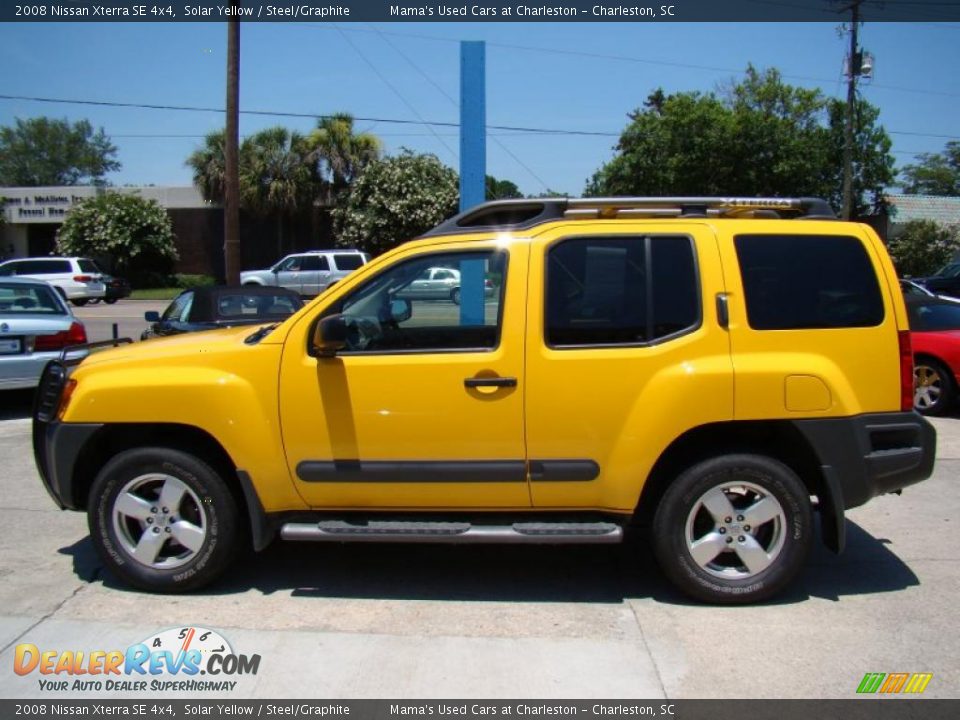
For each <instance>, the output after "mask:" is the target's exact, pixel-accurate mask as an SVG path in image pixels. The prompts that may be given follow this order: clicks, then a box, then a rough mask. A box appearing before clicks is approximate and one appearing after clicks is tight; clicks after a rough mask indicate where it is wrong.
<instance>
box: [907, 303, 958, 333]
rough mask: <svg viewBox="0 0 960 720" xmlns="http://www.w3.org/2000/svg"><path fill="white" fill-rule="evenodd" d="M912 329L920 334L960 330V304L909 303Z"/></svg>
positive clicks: (908, 308)
mask: <svg viewBox="0 0 960 720" xmlns="http://www.w3.org/2000/svg"><path fill="white" fill-rule="evenodd" d="M907 311H908V313H909V315H910V329H911V330H918V331H920V332H936V331H938V330H960V304H954V303H944V304H942V305H941V304H939V303H931V304H925V303H924V304H919V303H908V304H907Z"/></svg>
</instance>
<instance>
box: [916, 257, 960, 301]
mask: <svg viewBox="0 0 960 720" xmlns="http://www.w3.org/2000/svg"><path fill="white" fill-rule="evenodd" d="M917 281H918V282H920V283H922V284H923V286H924V287H926V288H927V289H928V290H930V291H931V292H933V293H934V294H936V295H949V296H950V297H955V298H960V262H953V263H948V264H947V265H944V266H943V267H942V268H940V269H939V270H937V272H936V274H935V275H931V276H930V277H927V278H918V279H917Z"/></svg>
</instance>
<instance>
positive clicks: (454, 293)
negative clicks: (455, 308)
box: [450, 288, 460, 305]
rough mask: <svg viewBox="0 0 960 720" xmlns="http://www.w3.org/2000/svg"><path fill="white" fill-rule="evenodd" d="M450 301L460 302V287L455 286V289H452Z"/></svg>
mask: <svg viewBox="0 0 960 720" xmlns="http://www.w3.org/2000/svg"><path fill="white" fill-rule="evenodd" d="M450 301H451V302H452V303H453V304H454V305H459V304H460V288H454V289H453V290H451V291H450Z"/></svg>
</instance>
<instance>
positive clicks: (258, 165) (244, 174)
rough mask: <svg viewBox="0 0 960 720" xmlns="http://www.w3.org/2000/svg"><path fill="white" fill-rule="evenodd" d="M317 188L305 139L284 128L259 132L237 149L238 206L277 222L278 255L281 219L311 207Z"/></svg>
mask: <svg viewBox="0 0 960 720" xmlns="http://www.w3.org/2000/svg"><path fill="white" fill-rule="evenodd" d="M319 189H320V183H319V178H318V177H317V173H316V168H315V166H314V164H313V163H312V161H311V158H310V149H309V147H308V146H307V144H306V141H305V139H304V137H303V136H302V135H301V134H300V133H298V132H295V131H290V130H287V129H286V128H284V127H279V126H278V127H272V128H267V129H266V130H261V131H260V132H258V133H256V134H255V135H252V136H250V137H248V138H247V139H246V140H244V141H243V144H242V145H241V146H240V205H241V207H244V208H247V209H248V210H250V211H251V212H253V213H256V214H258V215H262V216H270V215H274V216H276V219H277V252H278V254H280V255H282V254H283V250H284V220H285V219H286V218H288V217H290V216H291V215H294V214H296V213H298V212H303V211H305V210H307V209H309V208H310V207H312V205H313V202H314V199H315V198H316V196H317V194H318V192H319Z"/></svg>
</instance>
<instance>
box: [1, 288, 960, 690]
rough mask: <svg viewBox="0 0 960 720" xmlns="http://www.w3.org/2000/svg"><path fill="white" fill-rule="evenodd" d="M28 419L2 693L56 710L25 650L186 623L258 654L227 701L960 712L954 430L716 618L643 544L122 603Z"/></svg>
mask: <svg viewBox="0 0 960 720" xmlns="http://www.w3.org/2000/svg"><path fill="white" fill-rule="evenodd" d="M163 305H164V304H163V303H152V304H148V303H139V302H132V301H121V302H120V303H118V304H116V305H113V306H102V305H101V306H93V307H86V308H82V309H80V310H79V311H78V313H77V314H78V316H80V317H82V318H83V319H84V321H85V322H86V323H87V327H88V333H89V335H90V337H91V340H96V339H103V338H106V337H109V334H110V324H111V323H112V322H119V323H120V325H121V335H123V334H128V335H133V336H134V337H137V336H139V330H140V329H142V327H143V325H144V323H143V321H142V319H141V320H139V321H138V320H136V318H137V317H139V318H142V313H143V311H144V310H148V309H157V308H158V307H162V306H163ZM29 412H30V393H29V392H8V393H3V394H0V457H2V466H0V467H2V468H3V469H2V472H0V579H2V582H0V697H5V698H13V697H16V698H27V697H47V698H54V697H66V696H67V695H66V694H60V693H57V692H49V691H44V690H41V689H40V687H39V683H38V680H37V678H38V676H37V674H36V673H33V674H32V675H29V676H23V677H21V676H19V675H17V674H15V673H14V672H13V670H12V667H13V656H14V648H15V647H16V646H17V645H18V644H21V643H33V644H35V645H37V646H38V647H39V648H41V650H42V649H45V648H50V649H58V650H61V651H63V650H83V651H85V652H87V651H92V650H98V649H99V650H111V649H123V648H126V647H127V646H129V645H131V644H133V643H135V642H138V641H140V640H143V639H145V638H150V637H152V636H153V635H155V634H156V633H158V632H159V631H162V630H165V629H169V628H179V627H188V626H196V627H202V628H211V629H215V630H217V631H219V632H220V633H221V634H222V635H223V636H224V637H225V638H227V639H228V640H229V641H230V642H231V643H232V645H233V648H234V650H235V651H237V652H241V653H246V654H252V653H257V654H259V655H260V656H261V658H262V661H261V664H260V668H259V672H258V673H257V674H256V675H251V676H244V677H238V678H236V679H237V686H236V687H235V689H234V690H233V691H232V692H230V693H221V696H222V697H224V698H225V699H226V698H227V697H229V698H244V697H249V698H253V697H323V698H431V697H432V698H444V697H446V698H451V697H470V698H497V697H503V698H506V697H531V698H534V697H536V698H563V697H567V698H573V697H607V698H637V697H644V698H661V697H669V698H725V697H731V698H744V697H797V698H809V697H835V698H849V697H854V695H855V690H856V687H857V685H858V684H859V683H860V680H861V678H862V677H863V675H864V674H865V673H867V672H930V673H933V679H932V681H931V682H930V684H929V686H928V687H927V690H926V692H925V696H929V697H941V698H943V697H954V698H955V697H957V696H958V694H960V692H958V691H960V623H958V622H957V616H958V615H957V610H956V598H957V597H958V596H960V561H958V558H957V551H956V546H957V545H956V537H957V525H958V522H960V516H958V509H960V482H958V480H960V417H957V416H954V417H951V418H945V419H938V420H936V421H935V424H936V426H937V430H938V434H939V438H938V443H939V446H938V461H937V466H936V470H935V474H934V476H933V478H931V479H930V480H929V481H927V482H925V483H922V484H920V485H917V486H915V487H912V488H909V489H908V490H906V491H905V492H904V493H903V495H902V496H900V497H898V496H885V497H882V498H879V499H877V500H875V501H873V502H872V503H870V504H868V505H867V506H865V507H862V508H857V509H855V510H853V511H851V512H850V513H849V515H848V529H847V533H848V547H847V550H846V552H845V553H844V554H843V555H841V556H834V555H831V554H830V553H829V552H827V551H825V550H824V549H823V548H821V547H819V546H817V547H816V549H815V552H814V553H813V554H812V556H811V559H810V561H809V562H808V566H807V568H806V571H805V573H804V574H803V576H802V577H801V579H800V581H799V582H798V583H797V584H796V585H795V586H794V587H793V588H792V589H791V590H790V591H789V592H788V593H787V594H786V595H785V596H783V597H781V598H780V599H779V600H778V601H777V602H774V603H769V604H765V605H761V606H756V607H737V608H717V607H708V606H700V605H696V604H692V603H690V602H688V601H687V600H685V599H684V598H683V597H681V596H680V595H678V594H677V593H676V592H675V591H674V590H673V589H672V588H671V587H670V586H669V585H668V583H667V582H666V580H665V579H664V578H663V577H662V576H661V574H660V572H659V571H658V569H657V568H656V566H655V565H654V563H653V560H652V557H651V554H650V552H649V550H648V548H647V547H646V545H645V544H644V543H643V542H642V539H635V540H633V541H631V542H629V543H627V544H625V545H623V546H612V547H604V546H598V547H584V548H572V547H554V548H550V547H544V548H538V547H532V546H531V547H483V546H477V547H469V546H465V547H442V546H422V547H418V546H410V545H398V546H376V545H356V546H349V545H344V546H333V545H317V546H313V545H309V544H297V545H295V544H291V543H275V544H274V545H273V546H272V547H270V548H268V549H267V550H266V551H265V552H263V553H259V554H252V553H251V554H247V553H240V551H238V554H239V555H241V557H239V558H238V560H240V562H238V563H237V565H236V567H235V568H234V569H233V571H232V572H231V573H230V574H229V575H228V576H227V577H226V578H225V579H224V580H223V581H221V582H220V583H219V584H217V585H216V586H214V587H212V588H210V589H207V590H204V591H201V592H199V593H196V594H192V595H187V596H164V597H162V596H154V595H146V594H142V593H139V592H134V591H131V590H129V589H127V588H126V587H124V586H123V585H121V584H120V583H119V582H118V581H117V580H116V579H115V578H114V577H112V576H111V575H110V574H109V572H107V571H106V570H104V569H103V567H102V565H101V563H100V561H99V559H98V558H97V556H96V554H95V553H94V550H93V546H92V544H91V542H90V540H89V539H88V537H87V529H86V520H85V518H84V516H83V515H81V514H78V513H69V512H61V511H59V510H57V509H56V508H55V506H54V505H53V503H52V502H51V500H50V499H49V497H48V496H47V495H46V493H45V491H44V490H43V488H42V487H41V485H40V481H39V479H38V477H37V473H36V470H35V468H34V464H33V457H32V453H31V448H30V421H29ZM71 680H72V678H71ZM149 694H150V693H147V695H149ZM163 694H164V696H166V697H172V696H178V695H180V694H181V693H169V692H167V693H163ZM83 695H84V694H83V693H79V694H76V693H75V694H72V695H71V697H78V696H83ZM88 695H89V696H91V697H104V696H116V697H124V696H128V697H143V693H139V694H138V693H128V692H123V691H121V692H117V693H103V692H90V693H88ZM209 696H210V694H209V693H205V694H204V697H209Z"/></svg>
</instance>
